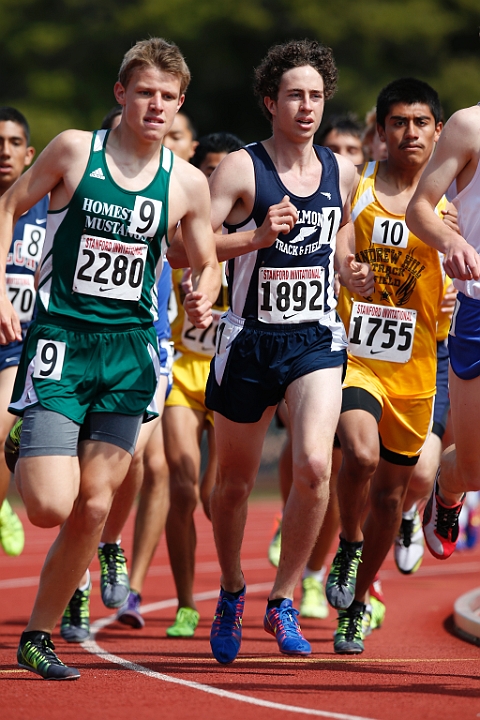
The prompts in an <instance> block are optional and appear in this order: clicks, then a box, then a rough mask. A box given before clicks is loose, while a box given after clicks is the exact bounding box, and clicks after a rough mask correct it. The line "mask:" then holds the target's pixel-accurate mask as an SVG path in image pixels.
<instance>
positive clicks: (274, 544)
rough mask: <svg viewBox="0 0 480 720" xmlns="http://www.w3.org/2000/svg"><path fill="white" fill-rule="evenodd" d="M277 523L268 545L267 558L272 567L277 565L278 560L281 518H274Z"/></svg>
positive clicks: (280, 541) (280, 547)
mask: <svg viewBox="0 0 480 720" xmlns="http://www.w3.org/2000/svg"><path fill="white" fill-rule="evenodd" d="M276 522H277V523H278V525H277V529H276V530H275V534H274V536H273V538H272V541H271V543H270V545H269V546H268V559H269V560H270V562H271V563H272V565H273V567H278V563H279V562H280V553H281V550H282V518H281V517H278V518H276Z"/></svg>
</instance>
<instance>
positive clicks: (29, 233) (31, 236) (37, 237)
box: [20, 223, 45, 262]
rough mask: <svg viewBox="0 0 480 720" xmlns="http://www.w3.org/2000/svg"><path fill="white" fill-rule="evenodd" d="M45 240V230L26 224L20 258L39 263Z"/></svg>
mask: <svg viewBox="0 0 480 720" xmlns="http://www.w3.org/2000/svg"><path fill="white" fill-rule="evenodd" d="M44 240H45V228H43V227H39V226H38V225H30V224H29V223H25V226H24V228H23V238H22V247H21V250H20V257H23V258H27V259H29V260H35V261H36V262H39V261H40V258H41V256H42V250H43V241H44Z"/></svg>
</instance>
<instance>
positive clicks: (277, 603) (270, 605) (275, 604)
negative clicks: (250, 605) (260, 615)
mask: <svg viewBox="0 0 480 720" xmlns="http://www.w3.org/2000/svg"><path fill="white" fill-rule="evenodd" d="M284 600H288V598H275V600H269V601H268V602H267V610H271V609H272V608H274V607H276V608H279V607H280V605H281V604H282V602H283V601H284Z"/></svg>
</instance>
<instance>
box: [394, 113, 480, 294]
mask: <svg viewBox="0 0 480 720" xmlns="http://www.w3.org/2000/svg"><path fill="white" fill-rule="evenodd" d="M472 111H474V112H472ZM479 134H480V113H478V111H477V109H476V108H467V109H466V110H461V111H459V112H458V113H455V115H453V116H452V117H451V118H450V120H449V121H448V122H447V124H446V125H445V129H444V130H443V132H442V134H441V136H440V140H439V141H438V143H437V149H436V151H435V153H434V155H433V157H432V159H431V160H430V162H429V164H428V165H427V168H426V169H425V172H424V173H423V175H422V177H421V179H420V182H419V184H418V187H417V189H416V191H415V194H414V196H413V198H412V199H411V201H410V204H409V206H408V208H407V213H406V220H407V223H408V226H409V228H410V230H411V231H412V232H413V233H415V235H417V236H418V237H419V238H420V239H421V240H423V242H425V243H426V244H427V245H430V246H431V247H434V248H436V249H437V250H439V251H440V252H442V253H443V254H444V256H445V260H444V266H445V271H446V272H447V273H448V275H450V277H454V278H458V279H460V280H470V279H472V278H474V279H475V280H478V279H479V278H480V257H479V255H478V253H477V252H476V251H475V250H474V249H473V247H471V245H469V244H468V243H467V242H466V240H465V239H464V238H462V236H461V235H459V234H458V233H457V232H455V230H454V229H452V227H450V225H449V224H448V223H446V222H443V220H442V219H441V218H440V217H439V216H438V215H437V214H436V212H435V207H436V205H437V203H438V202H439V200H440V198H441V197H442V195H444V194H445V192H446V191H447V189H448V187H449V186H450V185H451V183H452V182H453V180H455V179H457V182H458V178H459V176H461V174H462V173H465V172H467V171H468V166H469V165H470V166H472V165H473V164H474V163H475V162H476V160H477V158H478V153H479V150H480V146H479V143H480V140H479ZM475 167H476V165H475ZM469 174H470V175H471V174H472V173H471V172H470V173H469Z"/></svg>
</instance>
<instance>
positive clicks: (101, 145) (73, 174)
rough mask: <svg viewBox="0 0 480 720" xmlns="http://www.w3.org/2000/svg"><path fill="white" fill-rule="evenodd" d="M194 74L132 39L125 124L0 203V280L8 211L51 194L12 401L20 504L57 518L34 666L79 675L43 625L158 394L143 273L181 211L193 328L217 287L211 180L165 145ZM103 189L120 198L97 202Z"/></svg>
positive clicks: (55, 159) (30, 178)
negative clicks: (32, 316)
mask: <svg viewBox="0 0 480 720" xmlns="http://www.w3.org/2000/svg"><path fill="white" fill-rule="evenodd" d="M189 79H190V73H189V70H188V67H187V66H186V64H185V61H184V59H183V57H182V55H181V53H180V51H179V50H178V48H177V47H176V46H175V45H172V44H170V43H167V42H166V41H164V40H162V39H159V38H151V39H149V40H146V41H142V42H139V43H137V44H136V45H135V46H134V47H133V48H131V49H130V50H129V51H128V52H127V53H126V55H125V57H124V59H123V62H122V65H121V68H120V73H119V80H118V82H117V83H116V85H115V96H116V99H117V101H118V103H119V104H120V105H122V107H123V113H122V120H121V122H120V125H119V126H118V127H117V128H116V129H115V130H112V131H111V133H110V134H107V133H106V132H105V131H101V132H100V133H99V132H97V133H95V134H93V135H92V133H89V132H80V131H77V130H70V131H67V132H65V133H62V134H61V135H59V136H58V137H57V138H55V139H54V140H53V141H52V142H51V143H50V145H49V146H48V147H47V148H46V149H45V150H44V152H43V153H42V154H41V156H40V157H39V159H38V160H37V162H36V163H35V165H34V166H33V167H32V168H31V169H30V170H28V171H27V172H26V173H25V175H23V177H22V178H21V179H20V180H18V181H17V183H15V185H14V186H13V187H12V188H11V189H10V190H9V191H8V192H7V193H5V195H4V196H3V197H2V199H1V201H0V221H1V222H0V247H1V254H0V260H1V261H0V271H1V272H2V275H0V280H2V279H3V272H4V269H5V260H6V256H7V252H8V248H9V246H10V242H11V233H12V227H13V223H14V222H15V220H16V219H17V217H19V216H20V215H21V214H22V213H24V212H25V211H26V210H27V209H28V208H29V207H31V205H33V204H34V203H35V202H37V201H38V200H39V199H40V198H41V197H43V196H44V195H45V194H46V193H48V192H50V193H51V202H50V209H51V215H49V221H48V222H47V237H46V243H47V249H48V252H45V255H44V258H43V263H42V275H41V278H40V282H39V296H40V299H41V305H40V309H41V315H42V317H41V318H40V316H39V318H38V320H37V321H34V323H33V324H32V325H31V326H30V330H29V335H28V337H27V339H26V341H25V349H24V354H23V355H22V361H21V365H20V368H22V370H23V372H22V374H20V373H19V375H17V384H16V389H15V390H14V401H12V405H11V407H12V406H13V403H14V405H15V410H16V412H19V413H20V414H22V413H23V415H24V422H23V429H22V441H21V446H20V458H19V460H18V463H17V468H16V479H17V482H18V484H19V487H20V491H21V493H22V497H23V500H24V502H25V505H26V508H27V512H28V515H29V517H30V519H31V521H32V522H33V523H35V524H36V525H39V526H41V527H54V526H56V525H62V528H61V530H60V533H59V535H58V537H57V539H56V541H55V543H54V545H53V547H52V549H51V550H50V552H49V554H48V557H47V560H46V563H45V565H44V567H43V570H42V575H41V578H40V586H39V591H38V594H37V598H36V601H35V605H34V610H33V613H32V616H31V618H30V620H29V623H28V626H27V628H26V631H25V632H24V633H23V635H22V638H21V640H20V645H19V648H18V655H17V657H18V662H19V664H20V665H21V667H24V668H26V669H28V670H31V671H33V672H35V673H37V674H39V675H41V676H42V677H43V678H45V679H57V680H64V679H65V680H68V679H75V678H77V677H79V672H78V670H76V669H74V668H68V667H66V666H65V665H64V664H63V663H62V662H61V661H60V660H59V659H58V657H57V656H56V654H55V653H54V648H53V644H52V642H51V635H50V634H51V632H52V631H53V628H54V627H55V624H56V622H57V620H58V619H59V617H60V615H61V614H62V612H63V610H64V608H65V607H66V605H67V603H68V602H69V600H70V598H71V597H72V595H73V592H74V590H75V589H76V587H77V586H78V583H79V581H80V580H81V577H82V575H83V573H84V572H85V570H86V568H87V567H88V564H89V563H90V561H91V559H92V557H93V555H94V552H95V550H96V546H97V544H98V541H99V539H100V534H101V532H102V528H103V525H104V522H105V518H106V516H107V514H108V511H109V508H110V505H111V502H112V498H113V495H114V493H115V491H116V489H117V488H118V487H119V486H120V484H121V482H122V480H123V478H124V477H125V474H126V472H127V470H128V467H129V465H130V462H131V455H132V454H133V449H134V447H135V442H136V437H137V434H138V430H139V427H140V423H141V421H142V418H143V416H144V412H145V410H146V409H147V407H148V406H149V403H150V402H151V400H152V399H153V396H154V394H155V389H156V368H158V364H159V363H158V350H156V348H155V345H156V344H157V343H156V335H155V331H154V329H153V325H152V315H153V311H154V306H155V300H154V292H153V291H154V283H155V274H154V271H155V264H156V261H158V259H160V258H161V255H162V249H163V242H162V241H163V239H164V238H165V239H166V240H168V239H169V238H171V237H172V236H173V234H174V232H175V231H176V228H177V225H178V223H179V222H180V223H181V226H182V232H183V239H184V242H185V243H186V248H187V252H188V253H189V254H190V256H191V257H190V260H191V263H192V265H193V276H194V287H195V291H194V292H192V293H190V294H189V295H187V297H186V299H185V307H186V311H187V313H188V315H189V317H191V318H192V321H194V322H195V324H196V325H198V326H199V327H204V328H206V327H208V325H209V324H210V323H211V304H212V302H213V301H214V300H215V298H216V297H217V295H218V290H219V286H220V273H219V270H218V264H217V260H216V256H215V242H214V238H213V235H212V231H211V226H210V223H209V205H210V200H209V192H208V186H207V182H206V180H205V177H204V176H203V175H202V174H201V173H200V172H198V171H197V170H196V168H193V167H191V166H190V165H189V164H188V163H178V164H177V163H176V162H174V158H173V156H172V155H171V152H170V151H169V150H166V149H165V148H163V146H162V141H163V138H164V136H165V134H166V132H168V129H169V127H170V125H171V124H172V122H173V119H174V117H175V114H176V113H177V111H178V110H179V108H180V107H181V105H182V103H183V100H184V92H185V90H186V87H187V86H188V82H189ZM157 188H161V192H160V190H158V192H157ZM87 189H88V195H87V194H84V193H85V192H86V190H87ZM107 192H108V193H109V196H114V197H115V198H118V200H116V201H115V202H106V199H107V198H106V197H105V194H106V193H107ZM160 195H161V197H160ZM167 209H168V216H167V212H166V210H167ZM67 228H68V229H69V230H68V232H66V230H67ZM86 228H88V229H89V230H88V231H87V230H86ZM70 230H71V231H70ZM75 230H76V231H75ZM2 285H3V287H1V288H0V342H9V341H12V340H14V339H20V338H21V333H20V324H19V321H18V318H17V316H16V314H15V312H14V310H13V308H12V305H11V303H10V302H9V300H8V297H7V296H6V291H5V287H4V282H2ZM154 335H155V337H154ZM127 347H129V348H130V350H129V351H127ZM22 363H23V364H22ZM94 364H95V371H94V372H93V376H92V377H91V379H90V380H89V379H88V378H87V377H86V375H87V372H89V373H92V368H93V365H94ZM81 425H83V426H84V427H85V432H86V434H85V436H83V437H81V438H80V440H81V442H78V439H79V430H80V426H81ZM77 445H78V451H77Z"/></svg>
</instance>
